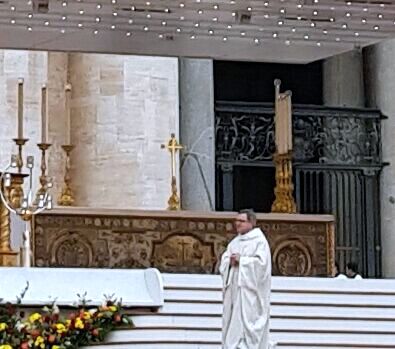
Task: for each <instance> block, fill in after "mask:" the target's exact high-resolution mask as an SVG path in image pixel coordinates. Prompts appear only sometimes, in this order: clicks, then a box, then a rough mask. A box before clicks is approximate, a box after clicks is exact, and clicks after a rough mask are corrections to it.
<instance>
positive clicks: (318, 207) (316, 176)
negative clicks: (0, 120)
mask: <svg viewBox="0 0 395 349" xmlns="http://www.w3.org/2000/svg"><path fill="white" fill-rule="evenodd" d="M273 118H274V110H273V105H270V104H250V103H234V102H232V103H230V102H229V103H228V102H218V103H217V104H216V164H217V181H216V183H217V209H219V210H233V209H235V202H234V192H235V190H234V188H233V183H234V181H235V175H234V173H235V171H234V170H235V168H237V167H239V166H258V167H272V166H273V164H272V161H271V157H272V154H273V153H274V122H273ZM382 119H383V116H382V115H381V113H380V112H379V111H377V110H370V109H348V108H329V107H320V106H302V105H295V106H294V109H293V135H294V176H295V178H294V183H295V197H296V201H297V206H298V210H299V212H300V213H317V214H324V213H331V214H334V215H335V216H336V220H337V227H336V240H337V241H336V258H337V261H338V262H339V264H340V266H341V267H342V266H344V265H345V264H346V262H348V261H351V260H353V261H356V262H358V263H359V267H360V270H361V272H362V273H363V274H364V275H365V276H366V277H380V276H381V242H380V202H379V200H380V182H379V176H380V171H381V169H382V166H383V163H382V157H381V137H380V133H381V125H380V122H381V120H382Z"/></svg>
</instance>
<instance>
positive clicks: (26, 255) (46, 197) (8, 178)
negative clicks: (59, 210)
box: [0, 152, 52, 267]
mask: <svg viewBox="0 0 395 349" xmlns="http://www.w3.org/2000/svg"><path fill="white" fill-rule="evenodd" d="M20 155H21V152H19V153H18V155H12V156H11V161H10V163H9V165H8V166H7V167H6V168H5V169H4V170H3V171H2V172H1V176H0V183H1V184H2V185H1V187H0V199H1V201H2V203H3V205H4V206H5V207H6V208H7V210H8V211H9V212H13V213H14V214H16V215H17V216H19V217H20V218H21V219H22V220H23V221H25V222H26V230H25V231H24V233H23V261H22V266H24V267H30V266H31V265H32V249H31V241H30V240H31V233H30V231H31V229H30V225H31V220H32V217H33V216H34V215H36V214H39V213H40V212H42V211H44V210H46V209H51V208H52V197H51V195H50V193H49V190H50V188H51V187H52V182H51V181H50V179H49V178H46V179H45V185H44V193H43V194H38V193H37V194H36V195H33V168H34V158H33V156H28V157H27V159H26V168H27V169H28V171H29V181H28V188H27V190H26V192H23V189H22V188H21V189H22V192H23V195H22V200H21V202H19V201H18V202H15V201H14V200H13V199H12V194H11V191H12V176H13V175H12V174H11V173H10V172H9V170H10V169H15V168H18V170H19V169H20V170H22V168H19V165H20V162H19V163H18V160H20ZM21 186H22V185H21Z"/></svg>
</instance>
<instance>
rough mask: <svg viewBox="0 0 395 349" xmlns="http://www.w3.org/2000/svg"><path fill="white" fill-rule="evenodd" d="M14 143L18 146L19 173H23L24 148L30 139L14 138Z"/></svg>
mask: <svg viewBox="0 0 395 349" xmlns="http://www.w3.org/2000/svg"><path fill="white" fill-rule="evenodd" d="M13 141H14V142H15V144H16V145H17V146H18V160H17V168H18V173H22V167H23V155H22V153H23V146H24V145H25V144H26V143H27V142H28V141H29V139H28V138H14V139H13Z"/></svg>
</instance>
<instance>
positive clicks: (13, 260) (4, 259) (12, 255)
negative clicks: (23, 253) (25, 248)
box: [0, 250, 19, 267]
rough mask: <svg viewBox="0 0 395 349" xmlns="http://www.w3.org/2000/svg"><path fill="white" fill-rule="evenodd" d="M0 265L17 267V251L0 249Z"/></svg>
mask: <svg viewBox="0 0 395 349" xmlns="http://www.w3.org/2000/svg"><path fill="white" fill-rule="evenodd" d="M0 266H2V267H18V266H19V253H18V252H14V251H1V250H0Z"/></svg>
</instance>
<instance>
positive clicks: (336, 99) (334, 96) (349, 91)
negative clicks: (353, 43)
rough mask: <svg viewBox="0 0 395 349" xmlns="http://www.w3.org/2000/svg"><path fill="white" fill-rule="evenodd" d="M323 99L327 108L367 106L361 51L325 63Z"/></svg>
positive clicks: (344, 54)
mask: <svg viewBox="0 0 395 349" xmlns="http://www.w3.org/2000/svg"><path fill="white" fill-rule="evenodd" d="M323 99H324V105H327V106H344V107H364V106H365V94H364V81H363V59H362V52H361V51H360V50H354V51H351V52H347V53H343V54H341V55H337V56H334V57H331V58H328V59H326V60H325V61H324V64H323Z"/></svg>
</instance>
